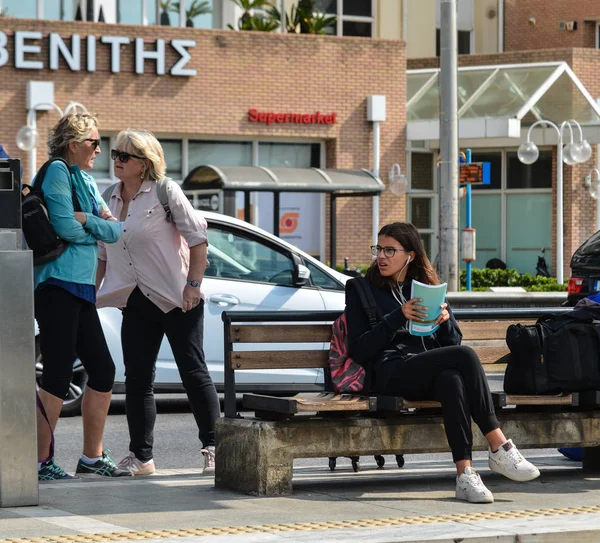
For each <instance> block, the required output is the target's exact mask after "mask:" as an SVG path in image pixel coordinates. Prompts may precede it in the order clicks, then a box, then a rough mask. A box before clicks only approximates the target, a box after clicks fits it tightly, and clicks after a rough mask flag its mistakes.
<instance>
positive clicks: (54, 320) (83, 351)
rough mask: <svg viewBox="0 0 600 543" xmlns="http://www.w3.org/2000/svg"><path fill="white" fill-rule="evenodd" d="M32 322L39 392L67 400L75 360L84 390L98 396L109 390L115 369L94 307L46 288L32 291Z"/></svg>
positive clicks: (54, 286) (57, 290)
mask: <svg viewBox="0 0 600 543" xmlns="http://www.w3.org/2000/svg"><path fill="white" fill-rule="evenodd" d="M35 318H36V319H37V323H38V326H39V328H40V352H41V354H42V359H43V361H44V369H43V371H42V388H43V389H44V390H45V391H46V392H49V393H50V394H52V395H53V396H56V397H57V398H61V399H65V398H66V396H67V394H68V392H69V386H70V385H71V378H72V376H73V360H74V358H75V356H78V357H79V359H80V360H81V363H82V365H83V367H84V368H85V371H86V373H87V375H88V380H87V385H86V386H88V387H90V388H91V389H93V390H96V391H98V392H110V391H111V390H112V386H113V382H114V380H115V365H114V363H113V360H112V358H111V356H110V352H109V350H108V347H107V345H106V339H105V337H104V332H103V331H102V325H101V324H100V319H99V318H98V312H97V311H96V306H95V305H94V304H92V303H90V302H87V301H85V300H83V299H82V298H78V297H77V296H75V295H73V294H71V293H70V292H68V291H66V290H65V289H63V288H61V287H58V286H56V285H48V286H46V287H42V288H41V289H38V290H36V291H35Z"/></svg>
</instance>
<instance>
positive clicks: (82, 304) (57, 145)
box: [34, 113, 131, 481]
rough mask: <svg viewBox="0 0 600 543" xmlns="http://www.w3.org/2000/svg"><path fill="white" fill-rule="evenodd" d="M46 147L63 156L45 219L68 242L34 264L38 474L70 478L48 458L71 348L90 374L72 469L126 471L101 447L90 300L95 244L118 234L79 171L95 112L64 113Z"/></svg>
mask: <svg viewBox="0 0 600 543" xmlns="http://www.w3.org/2000/svg"><path fill="white" fill-rule="evenodd" d="M48 150H49V155H50V158H62V159H63V160H64V161H65V162H66V163H65V162H63V161H60V160H56V161H54V162H52V163H51V164H50V166H49V167H48V170H47V172H46V175H45V177H44V184H43V185H42V192H43V194H44V200H45V202H46V206H47V208H48V214H49V218H50V222H51V224H52V226H53V228H54V230H55V232H56V234H57V235H58V236H59V237H60V238H61V239H63V240H65V241H67V242H68V247H67V249H66V251H65V252H64V253H63V254H62V255H60V256H59V257H58V258H57V259H56V260H53V261H51V262H48V263H46V264H42V265H40V266H35V268H34V282H35V317H36V319H37V322H38V326H39V330H40V350H41V354H42V358H43V361H44V369H43V373H42V384H41V387H40V391H39V396H40V400H41V402H42V405H43V407H44V411H45V413H46V416H47V419H48V422H46V421H45V420H44V418H43V415H42V414H41V413H39V414H38V474H39V475H38V479H39V480H41V481H49V480H50V481H52V480H57V479H66V478H71V476H70V475H68V474H67V473H66V472H65V471H64V470H63V469H62V468H60V467H59V466H58V465H57V464H56V463H55V462H54V457H53V449H54V447H53V440H52V432H51V431H50V427H51V428H52V431H54V429H55V428H56V424H57V422H58V418H59V416H60V411H61V408H62V404H63V401H64V399H65V397H66V395H67V393H68V390H69V385H70V382H71V378H72V372H73V359H74V356H75V353H77V356H78V357H79V359H80V360H81V362H82V364H83V366H84V368H85V370H86V372H87V375H88V382H87V386H86V389H85V393H84V395H83V404H82V416H83V454H82V455H81V458H80V460H79V463H78V464H77V468H76V472H77V474H80V475H84V476H87V475H90V476H95V475H102V476H108V477H115V476H130V475H131V473H129V472H127V471H123V470H119V469H118V468H117V467H116V465H115V463H114V462H113V461H112V460H111V459H110V458H109V457H108V454H107V453H106V451H104V450H103V447H102V436H103V434H104V424H105V421H106V415H107V413H108V408H109V406H110V400H111V394H112V385H113V381H114V375H115V365H114V363H113V361H112V358H111V356H110V352H109V351H108V347H107V345H106V339H105V338H104V334H103V332H102V327H101V325H100V320H99V318H98V313H97V311H96V305H95V303H96V287H95V280H96V265H97V259H98V249H97V243H98V240H101V241H104V242H106V243H114V242H115V241H117V240H118V239H119V237H120V235H121V225H120V223H118V222H116V220H115V219H114V218H113V217H112V215H111V214H110V212H109V211H108V206H106V204H105V202H104V201H103V200H102V197H101V196H100V193H99V192H98V188H97V186H96V183H95V181H94V179H93V178H92V177H91V176H90V175H88V174H87V173H85V172H84V171H83V170H86V169H90V168H92V167H93V165H94V159H95V158H96V156H97V155H98V154H99V153H100V152H101V151H100V136H99V135H98V123H97V120H96V118H95V117H94V116H92V115H90V114H89V113H75V114H71V115H68V116H65V117H63V118H62V119H61V120H60V121H59V122H58V123H57V125H56V126H55V127H54V129H53V131H52V134H51V136H50V139H49V141H48ZM67 164H68V166H67ZM34 184H35V180H34ZM73 188H74V189H75V195H76V198H74V197H73ZM74 201H76V203H74ZM75 206H76V207H77V209H76V207H75Z"/></svg>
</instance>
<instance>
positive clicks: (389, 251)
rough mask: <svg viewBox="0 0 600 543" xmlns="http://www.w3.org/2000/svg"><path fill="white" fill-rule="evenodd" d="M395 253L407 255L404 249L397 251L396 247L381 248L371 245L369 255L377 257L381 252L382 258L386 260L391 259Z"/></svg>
mask: <svg viewBox="0 0 600 543" xmlns="http://www.w3.org/2000/svg"><path fill="white" fill-rule="evenodd" d="M397 251H402V252H403V253H408V251H407V250H406V249H397V248H396V247H381V246H380V245H371V254H372V255H373V256H377V255H378V254H379V253H381V252H383V256H385V257H386V258H392V257H393V256H394V255H395V254H396V252H397Z"/></svg>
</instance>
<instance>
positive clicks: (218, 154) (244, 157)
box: [189, 141, 252, 171]
mask: <svg viewBox="0 0 600 543" xmlns="http://www.w3.org/2000/svg"><path fill="white" fill-rule="evenodd" d="M203 164H214V165H215V166H252V142H249V141H240V142H235V141H190V145H189V171H192V170H193V169H194V168H197V167H198V166H202V165H203Z"/></svg>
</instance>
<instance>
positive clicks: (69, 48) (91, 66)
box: [0, 30, 197, 77]
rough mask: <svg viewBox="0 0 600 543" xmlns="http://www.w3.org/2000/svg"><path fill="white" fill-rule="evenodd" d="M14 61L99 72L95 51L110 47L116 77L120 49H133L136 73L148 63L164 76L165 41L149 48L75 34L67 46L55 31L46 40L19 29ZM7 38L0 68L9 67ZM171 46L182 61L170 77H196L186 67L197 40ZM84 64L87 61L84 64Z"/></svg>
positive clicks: (0, 36) (135, 41)
mask: <svg viewBox="0 0 600 543" xmlns="http://www.w3.org/2000/svg"><path fill="white" fill-rule="evenodd" d="M82 39H85V43H86V55H85V59H82V54H81V41H82ZM13 40H14V59H13V65H14V67H15V68H17V69H19V70H44V69H50V70H58V69H59V67H60V60H61V59H62V60H63V62H64V63H65V64H66V65H67V66H68V67H69V69H70V70H71V71H73V72H79V71H82V70H85V71H87V72H95V71H96V51H97V49H98V48H99V47H109V48H110V71H111V72H112V73H114V74H117V73H120V72H121V46H127V47H132V48H133V50H134V55H135V68H134V70H135V73H136V74H143V73H146V61H150V62H152V63H153V65H154V73H155V74H156V75H165V74H166V73H167V68H166V66H165V40H164V39H162V38H159V39H157V40H154V41H153V42H152V46H151V47H150V48H149V49H146V46H147V45H148V44H147V43H146V42H145V40H144V38H129V37H126V36H100V37H96V36H84V37H83V38H82V37H81V36H80V35H79V34H73V35H71V38H70V44H69V45H67V43H66V42H65V39H63V38H62V37H61V36H60V35H59V34H57V33H56V32H52V33H50V34H48V35H47V36H45V37H44V35H43V34H42V33H41V32H33V31H25V30H17V31H16V32H15V33H14V36H13ZM43 40H47V42H48V51H49V55H48V57H49V58H48V60H47V61H46V59H45V58H44V57H42V45H41V44H40V41H43ZM7 45H8V35H7V34H6V33H5V32H1V31H0V67H2V66H5V65H7V64H8V62H9V60H10V58H9V57H10V55H9V52H8V48H7ZM169 45H170V46H171V47H172V48H173V49H174V50H175V51H176V52H177V53H178V54H179V59H178V60H177V62H175V64H173V66H171V67H170V68H169V74H170V75H174V76H186V77H190V76H194V75H196V73H197V71H196V70H192V69H190V68H186V65H187V63H188V62H189V61H190V60H191V58H192V56H191V55H190V53H189V51H188V49H189V48H192V47H196V40H171V41H170V42H169ZM84 61H85V62H84Z"/></svg>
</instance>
